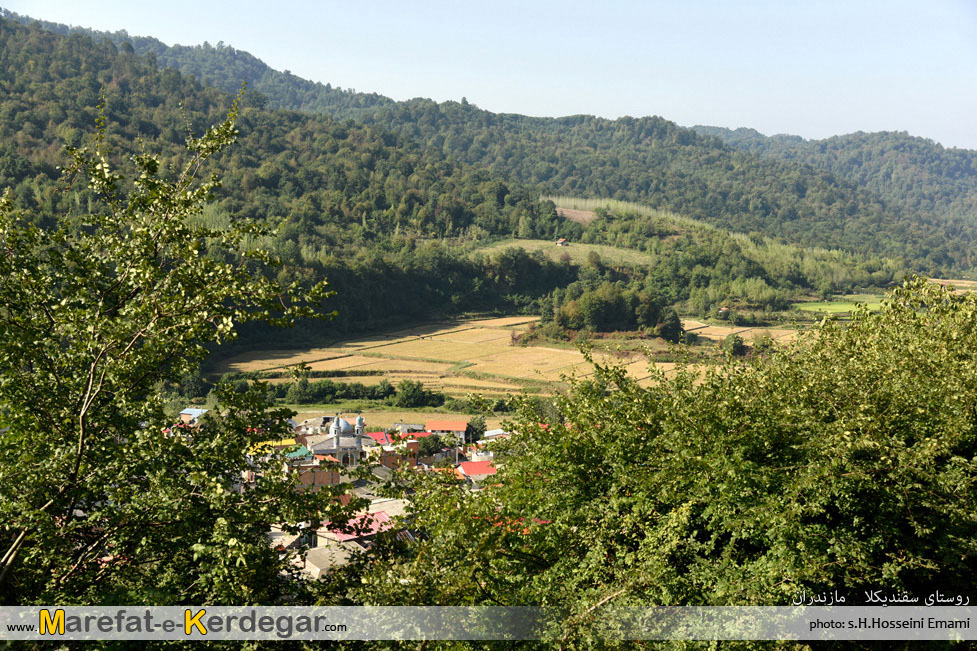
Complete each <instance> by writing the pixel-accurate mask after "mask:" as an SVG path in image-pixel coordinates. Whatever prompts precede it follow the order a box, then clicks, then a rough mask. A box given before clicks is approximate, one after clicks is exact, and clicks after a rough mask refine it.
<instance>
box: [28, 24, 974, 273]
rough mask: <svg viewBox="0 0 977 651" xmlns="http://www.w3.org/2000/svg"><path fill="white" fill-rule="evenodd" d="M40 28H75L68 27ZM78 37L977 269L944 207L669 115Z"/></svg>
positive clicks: (442, 141)
mask: <svg viewBox="0 0 977 651" xmlns="http://www.w3.org/2000/svg"><path fill="white" fill-rule="evenodd" d="M17 18H19V19H21V20H25V21H26V20H29V19H25V18H21V17H17ZM44 27H45V28H47V29H51V30H56V31H60V32H62V33H67V32H68V31H69V28H68V27H66V26H63V25H55V24H50V23H44ZM72 29H74V28H72ZM78 31H79V32H81V33H88V34H90V35H92V36H94V37H95V38H96V39H98V38H104V39H108V40H110V41H112V42H114V43H116V44H117V45H118V46H119V47H120V48H121V49H122V50H123V51H125V50H129V49H132V50H133V51H135V52H136V53H146V54H149V55H151V56H153V57H155V60H156V61H157V62H159V63H160V64H163V65H166V66H170V67H173V68H177V69H179V70H181V71H182V72H184V73H188V74H192V75H194V76H195V77H197V78H198V79H204V80H206V81H207V83H211V84H214V85H215V86H216V87H218V88H221V89H223V90H225V91H233V90H234V89H236V88H237V87H238V86H239V85H240V83H241V81H243V80H247V81H249V82H251V83H252V84H253V87H254V88H255V89H256V90H257V91H258V93H259V94H258V95H255V96H253V97H252V99H251V101H252V103H253V104H256V105H267V106H270V107H282V108H290V109H296V110H302V111H313V112H319V113H325V114H328V115H332V116H336V117H340V118H345V117H354V118H355V119H357V120H358V121H360V122H362V123H364V124H369V125H374V126H378V127H381V128H383V129H384V130H385V131H388V132H391V133H393V134H395V135H396V136H398V137H399V138H400V139H401V142H406V141H411V142H414V143H417V145H418V146H419V147H420V148H421V149H422V150H423V151H424V152H426V153H427V154H428V155H431V154H437V155H438V156H444V157H447V158H448V159H450V160H453V161H457V162H460V163H463V164H470V165H477V166H479V167H481V168H485V169H488V170H490V171H492V172H494V173H497V174H499V175H501V176H502V177H504V178H505V179H507V180H508V181H511V182H518V183H523V184H526V185H528V186H530V187H532V188H534V189H537V190H540V191H543V192H545V193H548V194H566V195H576V196H592V197H606V198H617V199H627V200H636V201H641V202H643V203H645V204H647V205H649V206H651V207H655V208H662V209H667V210H670V211H673V212H675V213H678V214H681V215H685V216H689V217H694V218H697V219H700V220H703V221H706V222H709V223H712V224H715V225H718V226H721V227H723V228H728V229H730V230H733V231H737V232H743V233H748V232H753V231H755V232H759V233H762V234H764V235H766V236H770V237H774V238H778V239H780V240H782V241H785V242H791V243H797V244H801V245H804V246H821V247H827V248H841V249H845V250H848V251H860V252H867V253H872V254H880V255H886V256H890V257H900V258H903V259H905V260H907V261H910V262H911V263H912V265H913V266H915V267H916V268H918V269H921V270H926V271H930V272H934V273H937V272H939V273H942V272H944V271H947V270H949V269H951V268H952V269H956V270H959V269H970V268H972V267H973V266H974V264H975V261H974V259H973V253H972V251H973V243H974V242H975V241H977V220H975V219H970V218H967V217H965V216H961V214H963V213H961V212H960V211H950V212H948V211H945V210H939V209H936V208H935V207H934V208H933V209H930V208H928V207H927V206H928V205H933V206H935V203H934V201H935V199H934V201H930V202H929V203H927V202H926V201H922V200H921V201H916V202H912V201H905V200H901V199H898V197H895V195H897V194H898V192H900V191H901V190H899V189H898V188H901V187H904V186H905V183H896V184H895V186H896V187H895V189H894V190H893V192H887V191H886V188H884V187H881V186H878V184H874V185H873V184H872V183H870V182H868V181H867V180H865V179H861V178H857V177H853V178H846V175H845V174H843V173H841V172H840V171H832V170H826V169H819V167H818V166H816V165H814V164H813V162H812V164H808V163H809V161H806V160H802V161H796V160H786V159H784V160H780V159H777V160H773V159H771V158H769V157H764V156H759V155H756V154H754V153H750V152H744V151H738V150H737V149H735V148H733V147H729V146H726V145H724V144H723V143H721V142H720V141H719V140H718V139H716V138H712V137H708V136H701V135H699V134H697V133H696V132H695V131H693V130H691V129H685V128H682V127H679V126H678V125H676V124H674V123H672V122H669V121H668V120H665V119H663V118H659V117H646V118H622V119H619V120H605V119H601V118H595V117H591V116H572V117H565V118H530V117H526V116H521V115H508V114H495V113H491V112H489V111H484V110H481V109H478V108H477V107H475V106H472V105H470V104H468V103H466V102H462V103H457V102H445V103H442V104H437V103H435V102H433V101H430V100H421V99H418V100H411V101H408V102H393V101H392V100H389V99H388V98H384V97H381V96H378V95H375V94H372V95H364V94H359V93H353V92H352V91H343V90H340V89H333V88H331V87H329V86H323V85H321V84H313V83H311V82H308V81H306V80H302V79H299V78H298V77H295V76H294V75H291V74H287V73H279V72H275V71H272V70H270V69H269V68H268V67H267V65H265V64H264V63H262V62H261V61H260V60H258V59H256V58H255V57H253V56H251V55H250V54H248V53H246V52H241V51H239V50H235V49H233V48H230V47H226V46H224V45H222V44H219V45H218V46H217V47H212V46H209V45H204V46H197V47H183V46H174V47H167V46H165V45H164V44H163V43H161V42H159V41H157V40H155V39H146V38H141V37H139V38H134V37H129V35H128V34H126V33H124V32H116V33H114V34H105V33H96V32H90V31H88V30H78ZM935 182H936V181H934V183H935ZM950 187H952V186H950ZM949 194H950V195H953V196H952V197H947V199H948V200H950V201H951V202H956V201H960V202H962V204H961V205H962V206H966V205H967V201H968V200H967V199H966V198H965V197H963V198H961V197H959V196H957V193H956V191H955V190H951V191H950V192H949Z"/></svg>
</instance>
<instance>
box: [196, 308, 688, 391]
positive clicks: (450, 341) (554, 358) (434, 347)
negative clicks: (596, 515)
mask: <svg viewBox="0 0 977 651" xmlns="http://www.w3.org/2000/svg"><path fill="white" fill-rule="evenodd" d="M537 320H538V317H531V316H522V317H504V318H493V319H475V320H470V321H462V322H450V323H440V324H432V325H426V326H418V327H415V328H408V329H405V330H398V331H394V332H388V333H383V334H378V335H372V336H369V337H363V338H359V339H350V340H347V341H341V342H338V343H337V344H336V345H334V346H328V347H321V348H305V349H296V350H275V351H269V350H266V351H261V350H258V351H252V352H249V353H245V354H240V355H236V356H234V357H230V358H228V359H225V360H223V361H221V362H220V363H218V364H217V366H216V367H215V369H214V371H215V372H216V373H229V372H235V371H270V370H283V369H287V368H288V367H289V366H292V365H295V364H299V363H305V364H307V365H308V367H309V368H310V369H312V370H323V371H327V370H328V371H346V372H347V373H348V375H346V376H344V377H336V378H331V379H332V380H334V381H336V382H359V383H362V384H367V385H371V384H377V383H379V382H380V381H381V380H383V379H387V380H388V381H390V382H392V383H393V384H397V383H398V382H401V381H402V380H405V379H412V380H418V381H420V382H422V383H424V385H425V387H427V388H428V389H432V390H437V391H443V392H444V393H446V394H448V395H452V396H464V395H467V394H468V393H478V394H482V395H484V396H486V397H504V396H506V395H509V394H511V393H514V392H519V393H532V394H537V395H550V394H552V393H553V392H554V391H556V390H558V389H559V387H560V386H561V385H562V378H563V377H564V376H574V375H575V376H577V377H586V376H588V375H590V374H591V373H592V371H593V369H592V367H591V365H590V363H589V362H587V361H586V359H584V356H583V354H582V353H580V352H579V351H577V350H574V349H567V348H556V347H547V346H529V347H522V346H517V345H513V335H514V334H516V333H519V332H522V331H524V330H525V329H526V328H527V327H528V326H529V325H530V324H531V323H533V322H535V321H537ZM594 358H595V360H596V361H598V362H602V363H606V362H609V361H615V362H618V363H624V364H626V365H627V368H628V371H629V372H630V373H631V374H632V375H633V376H634V377H635V378H637V379H639V380H647V379H651V378H652V377H653V373H652V372H651V371H649V369H648V361H647V359H646V358H645V357H644V356H643V355H640V354H637V353H630V354H628V356H627V357H625V358H621V357H615V356H611V355H609V354H603V353H595V354H594ZM657 366H658V367H659V368H660V370H662V371H665V372H666V373H668V372H670V371H672V369H673V368H674V364H671V363H659V364H657ZM365 371H369V373H365V374H358V373H362V372H365ZM377 371H379V372H381V373H382V375H377V374H376V372H377ZM278 381H287V380H278Z"/></svg>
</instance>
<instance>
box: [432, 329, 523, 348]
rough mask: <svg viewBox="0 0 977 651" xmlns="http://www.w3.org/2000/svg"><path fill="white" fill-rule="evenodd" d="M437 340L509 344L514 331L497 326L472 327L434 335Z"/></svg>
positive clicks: (433, 337)
mask: <svg viewBox="0 0 977 651" xmlns="http://www.w3.org/2000/svg"><path fill="white" fill-rule="evenodd" d="M431 338H432V339H434V340H435V341H450V342H454V343H463V344H487V343H497V344H503V345H508V343H509V342H510V341H512V332H511V331H509V330H500V329H495V328H470V329H468V330H455V331H453V332H447V333H445V334H439V335H432V336H431Z"/></svg>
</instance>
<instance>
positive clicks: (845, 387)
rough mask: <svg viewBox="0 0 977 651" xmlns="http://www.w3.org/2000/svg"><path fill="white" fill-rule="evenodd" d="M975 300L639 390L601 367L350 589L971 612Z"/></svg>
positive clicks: (590, 611) (589, 605)
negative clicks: (880, 595) (882, 601)
mask: <svg viewBox="0 0 977 651" xmlns="http://www.w3.org/2000/svg"><path fill="white" fill-rule="evenodd" d="M975 316H977V295H974V294H970V295H967V296H960V295H956V294H953V293H951V292H950V291H949V290H948V289H945V288H941V287H937V286H933V285H930V284H927V283H925V282H923V281H921V280H916V281H913V282H909V283H907V284H906V285H905V286H904V287H902V288H900V289H897V290H895V291H894V292H893V293H892V295H891V296H890V298H889V299H888V300H887V301H886V303H885V306H884V308H883V309H882V311H881V312H878V313H869V312H866V311H859V312H857V313H856V315H855V317H854V319H853V320H852V322H851V323H848V324H842V323H839V322H834V321H829V322H827V323H825V324H824V325H823V326H822V327H821V328H819V329H817V330H816V331H813V332H811V333H810V334H809V335H808V336H805V337H804V338H803V339H802V341H800V342H798V343H797V344H796V345H793V346H791V347H789V348H786V349H783V350H778V351H777V352H773V353H771V354H769V355H766V356H754V357H753V358H752V360H750V361H749V362H748V363H744V362H742V361H741V360H737V361H734V360H732V359H730V361H729V362H728V363H727V364H726V365H725V366H723V367H721V368H715V369H713V370H710V371H708V372H706V373H705V374H704V375H702V374H701V373H700V372H696V371H693V370H685V371H683V372H680V373H679V374H678V375H677V376H676V377H675V378H673V379H665V378H662V379H661V381H660V382H659V383H658V384H656V385H653V386H650V387H642V386H640V385H639V384H638V383H637V382H635V381H634V380H633V379H631V378H630V377H629V376H628V375H627V374H626V373H625V372H624V371H623V370H622V369H620V368H614V367H600V366H599V367H598V368H597V373H596V375H595V377H594V378H593V379H590V380H586V381H577V382H575V383H574V386H573V389H572V391H571V392H570V394H569V395H568V396H567V397H566V398H565V399H562V400H560V401H559V403H558V407H559V409H560V412H561V417H560V418H559V419H557V420H551V421H550V422H545V423H541V422H540V421H539V416H538V414H537V413H536V412H535V410H533V409H532V408H531V405H529V404H528V403H527V404H526V405H525V406H524V408H523V409H522V410H521V411H520V413H519V417H518V418H517V419H516V420H515V421H514V422H513V423H510V424H509V425H508V428H509V429H511V430H512V431H514V432H515V434H514V435H513V436H512V438H511V439H509V441H508V442H499V443H495V444H493V445H494V446H495V450H496V465H497V466H498V467H499V469H500V470H499V474H498V475H497V479H496V481H495V485H493V486H492V487H490V488H488V489H486V490H483V491H480V492H476V493H470V492H468V491H467V490H466V489H464V488H463V487H460V486H457V485H455V484H453V483H452V482H451V481H450V480H449V479H445V478H441V477H433V478H424V480H423V481H419V482H418V483H417V485H416V486H415V489H416V490H417V493H416V497H415V499H414V501H413V505H414V506H413V508H414V517H415V520H414V522H415V526H416V527H417V528H418V529H419V530H420V531H422V532H423V533H424V534H425V535H423V537H422V538H421V540H420V541H419V542H418V543H417V544H415V545H414V546H413V547H412V548H410V549H409V550H408V553H407V554H406V555H403V556H399V557H398V556H395V555H392V556H391V557H390V558H387V559H385V560H384V562H383V563H381V564H378V565H377V567H376V568H375V571H368V572H367V578H366V579H364V582H363V583H362V584H361V585H360V586H357V587H354V588H353V591H354V593H355V594H356V596H357V598H358V599H359V600H360V601H361V602H362V603H369V604H380V603H384V604H417V603H438V604H472V603H474V604H503V605H528V604H540V605H544V606H545V607H546V608H547V609H549V611H550V613H551V614H552V615H553V621H557V622H562V623H563V624H562V625H561V626H562V628H560V629H559V630H555V631H551V634H552V635H554V636H555V637H557V638H559V637H561V636H563V635H569V636H571V638H586V637H588V636H590V635H592V634H593V630H592V622H594V621H600V619H601V617H600V613H601V612H603V611H602V610H601V609H604V608H607V609H610V608H612V607H615V606H636V607H646V606H650V605H751V604H752V605H781V604H787V603H788V602H789V600H790V598H791V597H792V595H794V594H795V593H796V592H797V591H798V590H799V589H801V588H806V589H807V590H808V591H809V592H810V591H815V592H820V591H824V590H832V589H843V590H845V591H847V592H849V593H852V594H861V591H862V590H864V589H879V588H880V587H884V588H887V589H888V588H891V589H894V590H908V591H910V592H911V593H917V594H918V593H923V592H925V591H928V590H930V589H931V588H932V586H940V588H941V589H945V590H947V591H950V592H956V593H964V594H972V593H973V590H974V588H975V587H977V586H975V582H974V577H975V576H977V515H975V514H977V412H975V410H974V405H975V404H977V346H975V344H974V342H975V341H977V332H975V329H977V325H975V324H977V320H975Z"/></svg>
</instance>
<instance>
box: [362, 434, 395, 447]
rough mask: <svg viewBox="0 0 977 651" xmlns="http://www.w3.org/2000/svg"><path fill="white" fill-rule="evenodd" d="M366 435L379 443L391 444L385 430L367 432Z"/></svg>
mask: <svg viewBox="0 0 977 651" xmlns="http://www.w3.org/2000/svg"><path fill="white" fill-rule="evenodd" d="M366 435H367V436H369V437H370V438H371V439H373V440H374V441H376V442H377V443H379V444H380V445H392V444H393V441H391V440H390V436H389V435H388V434H387V433H386V432H367V433H366Z"/></svg>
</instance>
